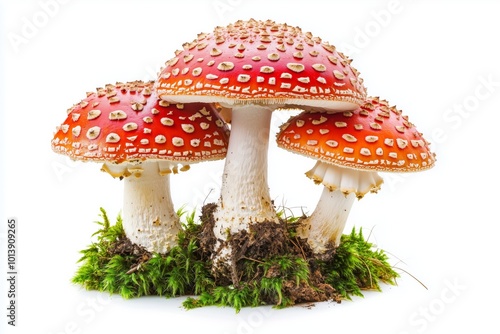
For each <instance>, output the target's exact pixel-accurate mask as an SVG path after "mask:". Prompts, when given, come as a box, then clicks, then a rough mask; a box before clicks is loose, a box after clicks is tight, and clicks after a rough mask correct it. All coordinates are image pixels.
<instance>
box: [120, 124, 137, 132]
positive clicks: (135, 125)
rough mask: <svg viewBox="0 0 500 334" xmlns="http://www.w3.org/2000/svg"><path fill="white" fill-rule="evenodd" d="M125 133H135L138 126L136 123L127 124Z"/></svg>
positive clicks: (124, 127) (124, 128)
mask: <svg viewBox="0 0 500 334" xmlns="http://www.w3.org/2000/svg"><path fill="white" fill-rule="evenodd" d="M123 130H124V131H133V130H137V124H136V123H134V122H130V123H127V124H125V125H124V126H123Z"/></svg>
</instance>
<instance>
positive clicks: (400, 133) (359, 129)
mask: <svg viewBox="0 0 500 334" xmlns="http://www.w3.org/2000/svg"><path fill="white" fill-rule="evenodd" d="M277 142H278V146H279V147H281V148H284V149H286V150H289V151H292V152H295V153H300V154H303V155H305V156H309V157H311V158H314V159H317V160H321V161H323V162H327V163H331V164H334V165H338V166H341V167H350V168H354V169H359V170H373V171H395V172H413V171H419V170H424V169H428V168H430V167H432V166H433V165H434V162H435V155H434V153H432V152H431V151H430V149H429V144H428V142H427V141H426V140H425V139H424V138H423V137H422V134H421V133H420V132H418V131H417V130H416V128H415V126H414V125H413V124H412V123H410V122H409V121H408V117H406V116H404V115H402V113H401V111H399V110H397V109H396V108H395V107H389V105H388V104H387V102H386V101H383V100H380V99H378V98H369V99H367V101H366V102H365V103H364V104H363V105H362V106H361V107H360V108H358V109H356V110H354V111H347V112H343V113H342V112H341V113H320V112H303V113H301V114H299V115H297V116H295V117H292V118H290V119H289V120H288V121H287V122H286V123H285V124H284V125H283V126H282V128H281V131H280V133H279V134H278V135H277Z"/></svg>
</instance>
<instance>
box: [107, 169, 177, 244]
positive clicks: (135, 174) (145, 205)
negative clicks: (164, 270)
mask: <svg viewBox="0 0 500 334" xmlns="http://www.w3.org/2000/svg"><path fill="white" fill-rule="evenodd" d="M167 164H168V163H167ZM170 166H172V165H169V167H168V168H167V169H169V170H170ZM103 169H104V170H106V171H108V172H110V174H111V172H114V173H115V175H116V174H120V173H122V175H124V176H126V177H125V178H124V180H123V182H124V191H123V194H124V195H123V212H122V221H123V229H124V230H125V234H126V236H127V237H128V238H129V239H130V241H131V242H132V243H134V244H137V245H140V246H142V247H144V248H146V249H147V250H148V251H150V252H157V253H166V252H167V251H169V250H170V249H171V248H172V247H174V246H175V245H176V244H177V234H178V232H179V231H180V230H181V224H180V222H179V217H178V216H177V214H176V212H175V210H174V204H173V202H172V197H171V196H170V176H169V174H168V173H167V172H166V166H165V163H164V162H161V163H158V162H157V161H148V162H142V163H141V164H137V165H132V164H121V165H114V166H113V165H111V166H110V165H109V164H106V165H105V167H104V168H103ZM119 169H121V172H119V171H118V170H119ZM162 174H163V175H164V176H162ZM112 175H113V174H112ZM127 175H128V176H127Z"/></svg>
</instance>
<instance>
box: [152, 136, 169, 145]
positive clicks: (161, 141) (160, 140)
mask: <svg viewBox="0 0 500 334" xmlns="http://www.w3.org/2000/svg"><path fill="white" fill-rule="evenodd" d="M166 141H167V138H166V137H165V136H164V135H158V136H156V137H155V143H157V144H164V143H165V142H166Z"/></svg>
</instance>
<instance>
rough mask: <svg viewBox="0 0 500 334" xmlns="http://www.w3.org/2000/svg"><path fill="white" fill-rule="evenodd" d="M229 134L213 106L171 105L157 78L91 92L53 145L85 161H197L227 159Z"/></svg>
mask: <svg viewBox="0 0 500 334" xmlns="http://www.w3.org/2000/svg"><path fill="white" fill-rule="evenodd" d="M228 134H229V130H228V127H227V125H226V124H225V123H224V122H223V121H222V120H221V119H220V117H219V116H218V114H217V112H216V109H215V107H213V106H212V105H210V104H203V103H194V104H177V105H176V104H169V103H166V102H164V101H161V100H159V99H158V97H157V95H156V94H155V92H154V91H153V82H142V81H134V82H128V83H116V84H115V85H111V84H109V85H106V86H105V87H104V88H98V89H97V91H96V92H90V93H87V97H86V98H85V99H83V100H82V101H81V102H80V103H77V104H75V105H74V106H73V107H71V108H70V109H69V110H68V116H67V118H66V120H65V121H64V122H63V123H62V124H61V125H60V126H59V127H58V130H57V132H56V133H55V135H54V138H53V140H52V148H53V150H54V151H55V152H57V153H61V154H66V155H68V156H70V157H71V158H72V159H76V160H84V161H99V162H111V163H117V164H118V163H122V162H140V161H143V160H146V159H157V160H170V161H176V162H179V163H183V162H185V163H193V162H198V161H203V160H216V159H222V158H224V157H225V155H226V151H227V143H228Z"/></svg>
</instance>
